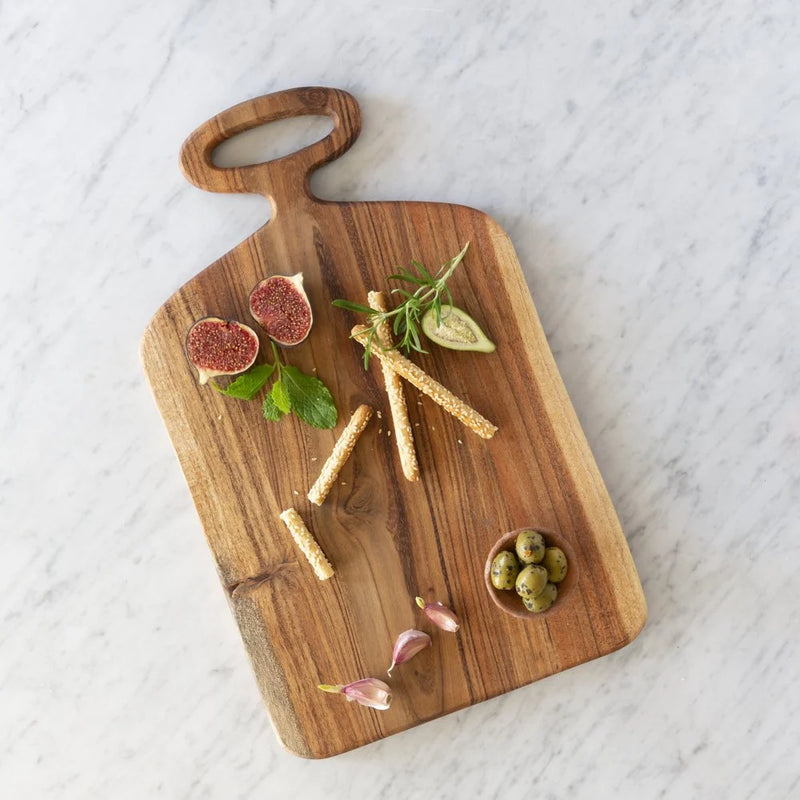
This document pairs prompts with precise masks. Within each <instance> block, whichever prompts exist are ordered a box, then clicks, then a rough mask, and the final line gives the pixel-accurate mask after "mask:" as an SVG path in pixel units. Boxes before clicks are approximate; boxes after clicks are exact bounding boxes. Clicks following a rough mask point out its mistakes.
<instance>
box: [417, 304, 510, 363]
mask: <svg viewBox="0 0 800 800" xmlns="http://www.w3.org/2000/svg"><path fill="white" fill-rule="evenodd" d="M422 330H423V332H424V334H425V335H426V336H427V337H428V338H429V339H430V340H431V341H432V342H435V343H436V344H438V345H441V346H442V347H447V348H449V349H450V350H476V351H477V352H479V353H493V352H494V349H495V348H494V342H492V341H490V339H489V337H488V336H486V334H485V333H484V332H483V331H482V330H481V329H480V327H479V325H478V323H477V322H475V320H474V319H472V317H471V316H470V315H469V314H467V312H466V311H462V310H461V309H460V308H456V306H448V305H445V304H442V311H441V316H440V320H439V324H438V325H437V324H436V312H435V311H434V310H433V309H432V308H431V309H428V311H426V312H425V316H423V317H422Z"/></svg>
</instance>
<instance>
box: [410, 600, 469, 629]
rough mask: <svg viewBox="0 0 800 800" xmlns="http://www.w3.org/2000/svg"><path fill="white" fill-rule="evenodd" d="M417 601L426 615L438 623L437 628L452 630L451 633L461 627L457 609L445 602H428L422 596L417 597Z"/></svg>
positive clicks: (435, 623) (434, 622)
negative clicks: (449, 606)
mask: <svg viewBox="0 0 800 800" xmlns="http://www.w3.org/2000/svg"><path fill="white" fill-rule="evenodd" d="M416 603H417V605H418V606H419V607H420V608H421V609H422V611H423V613H424V614H425V616H426V617H427V618H428V619H429V620H430V621H431V622H432V623H433V624H434V625H436V627H437V628H441V629H442V630H443V631H450V632H451V633H455V632H456V631H457V630H458V629H459V627H460V625H461V623H460V622H459V620H458V617H457V616H456V613H455V611H453V610H452V609H450V608H448V607H447V606H446V605H444V604H443V603H438V602H437V603H426V602H425V601H424V600H423V599H422V598H421V597H417V598H416Z"/></svg>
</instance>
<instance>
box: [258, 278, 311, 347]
mask: <svg viewBox="0 0 800 800" xmlns="http://www.w3.org/2000/svg"><path fill="white" fill-rule="evenodd" d="M250 313H251V314H252V315H253V319H255V321H256V322H257V323H258V324H259V325H260V326H261V327H262V328H263V329H264V330H265V331H266V332H267V336H269V338H270V339H272V341H273V342H275V344H279V345H282V346H284V347H293V346H294V345H296V344H300V342H302V341H303V340H304V339H305V338H306V336H308V334H309V332H310V331H311V325H312V324H313V322H314V318H313V316H312V314H311V304H310V303H309V302H308V296H307V295H306V293H305V290H304V289H303V273H302V272H298V273H297V275H291V276H287V275H271V276H270V277H269V278H265V279H264V280H263V281H261V282H260V283H259V284H258V285H257V286H256V288H255V289H253V291H252V292H250Z"/></svg>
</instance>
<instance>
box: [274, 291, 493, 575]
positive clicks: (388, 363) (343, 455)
mask: <svg viewBox="0 0 800 800" xmlns="http://www.w3.org/2000/svg"><path fill="white" fill-rule="evenodd" d="M368 302H369V305H370V308H372V309H374V310H375V311H377V312H380V313H383V314H385V313H386V311H387V307H386V301H385V299H384V296H383V294H382V293H381V292H370V293H369V296H368ZM368 331H369V328H368V327H367V326H366V325H356V326H355V327H354V328H353V329H352V332H351V334H352V337H353V338H354V339H355V340H356V341H358V342H359V343H360V344H361V345H363V346H364V347H366V346H367V345H368V342H369V334H368ZM374 335H375V337H376V338H377V341H378V345H379V347H377V348H374V349H372V351H371V352H372V353H373V354H374V355H376V356H377V357H378V358H379V359H380V363H381V370H382V372H383V382H384V385H385V387H386V394H387V397H388V399H389V408H390V410H391V413H392V421H393V422H394V429H395V440H396V441H397V449H398V453H399V455H400V464H401V467H402V469H403V475H405V477H406V478H407V479H408V480H409V481H418V480H419V464H418V463H417V454H416V451H415V449H414V434H413V431H412V428H411V423H410V421H409V419H408V408H407V407H406V399H405V395H404V394H403V387H402V384H401V382H400V378H404V379H405V380H407V381H408V382H409V383H410V384H411V385H412V386H415V387H416V388H417V389H419V391H421V392H423V393H424V394H426V395H428V397H430V398H431V399H432V400H433V401H434V402H436V403H438V405H440V406H441V407H442V408H443V409H444V410H445V411H447V412H448V413H450V414H452V415H453V416H454V417H455V418H456V419H457V420H459V421H460V422H462V423H463V424H464V425H466V426H467V427H468V428H469V429H470V430H471V431H473V432H474V433H476V434H477V435H478V436H480V437H482V438H483V439H491V438H492V436H494V434H495V433H496V432H497V426H496V425H493V424H492V423H491V422H489V420H488V419H486V418H485V417H483V416H481V415H480V414H479V413H478V412H477V411H476V410H475V409H474V408H472V407H471V406H469V405H467V403H465V402H464V401H463V400H461V398H459V397H456V395H454V394H453V393H452V392H451V391H450V390H449V389H446V388H445V387H444V386H442V384H441V383H439V382H438V381H436V380H434V379H433V378H432V377H431V376H430V375H428V373H427V372H425V371H424V370H423V369H421V368H420V367H418V366H417V365H416V364H414V363H413V362H412V361H409V360H408V359H407V358H405V357H404V356H403V355H401V354H400V353H399V352H398V351H397V350H396V349H395V344H394V340H393V338H392V332H391V327H390V325H389V323H388V321H387V320H385V319H384V320H383V321H382V322H381V323H380V324H379V325H378V326H377V328H376V329H375V333H374ZM379 416H380V414H379ZM371 417H372V409H371V408H370V407H369V406H367V405H360V406H359V407H358V408H357V409H356V410H355V412H354V413H353V415H352V416H351V417H350V420H349V422H348V423H347V425H346V426H345V427H344V430H342V432H341V433H340V434H339V438H338V439H337V440H336V444H335V445H334V446H333V450H332V451H331V454H330V455H329V456H328V458H327V459H326V460H325V463H324V465H323V467H322V470H321V471H320V474H319V476H318V477H317V479H316V481H314V484H313V486H312V487H311V489H310V490H309V492H308V499H309V500H310V501H311V502H312V503H314V504H315V505H317V506H321V505H322V504H323V503H324V502H325V499H326V498H327V496H328V494H329V492H330V491H331V489H332V487H333V484H334V483H335V482H336V479H337V478H338V477H339V472H340V471H341V469H342V467H343V466H344V465H345V463H346V462H347V459H348V458H349V457H350V454H351V453H352V452H353V449H354V448H355V446H356V443H357V442H358V440H359V438H360V437H361V434H362V433H363V432H364V428H366V426H367V423H368V422H369V420H370V418H371ZM389 433H390V434H391V431H389ZM460 441H461V440H459V443H460ZM295 494H296V492H295ZM280 518H281V520H283V522H284V524H285V525H286V527H287V528H288V529H289V532H290V533H291V534H292V538H293V539H294V541H295V543H296V544H297V546H298V547H299V548H300V550H301V551H302V553H303V555H305V557H306V559H307V560H308V563H309V564H310V565H311V567H312V568H313V570H314V573H315V574H316V576H317V577H318V578H319V579H320V580H327V579H328V578H330V577H331V576H332V575H333V567H332V566H331V564H330V562H329V561H328V559H327V558H326V556H325V553H324V552H323V551H322V548H321V547H320V546H319V544H318V543H317V541H316V539H314V537H313V535H312V534H311V532H310V531H309V530H308V528H307V527H306V525H305V523H304V522H303V520H302V518H301V517H300V514H298V512H297V511H296V510H295V509H294V508H289V509H286V511H283V512H282V513H281V515H280Z"/></svg>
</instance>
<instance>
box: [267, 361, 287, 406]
mask: <svg viewBox="0 0 800 800" xmlns="http://www.w3.org/2000/svg"><path fill="white" fill-rule="evenodd" d="M269 395H270V397H271V398H272V402H273V403H275V406H276V408H278V410H279V411H280V412H281V413H282V414H288V413H289V412H290V411H291V410H292V401H291V400H290V399H289V394H288V392H287V391H286V382H285V380H284V377H283V370H281V378H280V380H277V381H275V383H273V384H272V391H271V392H270V393H269Z"/></svg>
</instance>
